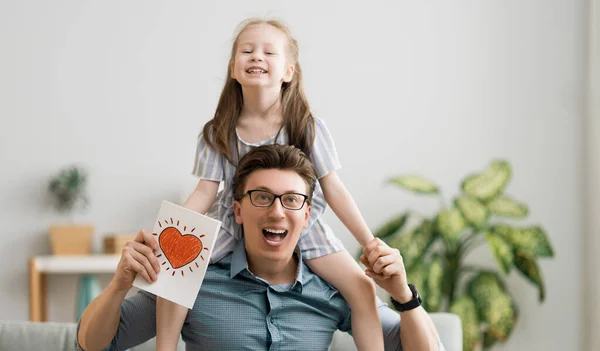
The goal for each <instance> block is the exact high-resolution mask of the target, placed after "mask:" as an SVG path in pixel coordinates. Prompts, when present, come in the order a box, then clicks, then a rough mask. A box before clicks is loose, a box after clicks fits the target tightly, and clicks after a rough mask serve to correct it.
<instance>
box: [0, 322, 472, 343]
mask: <svg viewBox="0 0 600 351" xmlns="http://www.w3.org/2000/svg"><path fill="white" fill-rule="evenodd" d="M431 318H432V319H433V322H434V323H435V325H436V328H437V329H438V332H439V333H440V338H441V340H442V342H443V344H444V346H445V347H446V350H447V351H462V327H461V323H460V319H459V318H458V317H457V316H456V315H453V314H448V313H432V314H431ZM75 328H76V325H75V324H74V323H33V322H22V321H0V351H12V350H15V351H17V350H18V351H20V350H28V351H29V350H32V351H33V350H47V351H63V350H64V351H66V350H74V340H75ZM155 349H156V347H155V344H154V339H152V340H149V341H147V342H146V343H144V344H142V345H139V346H137V347H134V348H132V349H131V351H154V350H155ZM178 350H181V351H183V350H185V346H184V344H183V342H180V343H179V348H178ZM330 350H332V351H334V350H339V351H342V350H343V351H350V350H356V348H355V347H354V343H353V342H352V337H350V336H349V335H348V334H346V333H341V332H337V333H335V335H334V338H333V342H332V343H331V347H330Z"/></svg>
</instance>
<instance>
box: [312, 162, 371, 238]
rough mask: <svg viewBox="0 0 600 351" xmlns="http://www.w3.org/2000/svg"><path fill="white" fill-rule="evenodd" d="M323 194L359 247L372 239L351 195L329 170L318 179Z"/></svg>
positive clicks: (334, 173)
mask: <svg viewBox="0 0 600 351" xmlns="http://www.w3.org/2000/svg"><path fill="white" fill-rule="evenodd" d="M319 183H320V184H321V188H323V195H325V200H326V201H327V204H329V206H330V207H331V209H332V210H333V212H334V213H335V215H336V216H337V217H338V218H339V219H340V221H342V223H344V225H345V226H346V228H348V230H349V231H350V233H352V235H354V237H355V238H356V240H357V241H358V243H359V244H360V246H361V247H365V246H367V244H368V243H370V242H371V240H373V234H372V233H371V231H370V230H369V228H368V227H367V224H366V223H365V220H364V219H363V217H362V215H361V214H360V211H359V210H358V207H357V206H356V203H355V202H354V200H353V199H352V195H350V192H349V191H348V189H346V186H344V183H342V180H341V179H340V178H339V177H338V175H337V173H336V172H335V171H334V172H331V173H329V174H327V175H326V176H324V177H322V178H320V179H319Z"/></svg>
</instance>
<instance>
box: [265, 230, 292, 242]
mask: <svg viewBox="0 0 600 351" xmlns="http://www.w3.org/2000/svg"><path fill="white" fill-rule="evenodd" d="M262 232H263V235H264V237H265V239H267V241H269V242H272V243H274V244H277V243H280V242H282V241H283V240H284V239H285V237H286V235H287V234H288V231H287V230H285V229H263V230H262Z"/></svg>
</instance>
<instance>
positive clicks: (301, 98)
mask: <svg viewBox="0 0 600 351" xmlns="http://www.w3.org/2000/svg"><path fill="white" fill-rule="evenodd" d="M257 24H269V25H271V26H273V27H275V28H277V29H279V30H281V31H282V32H283V33H284V34H285V35H286V37H287V41H288V51H287V55H286V58H287V59H288V60H289V61H291V63H293V64H294V67H295V70H294V75H293V77H292V79H291V81H290V82H284V83H283V84H282V86H281V105H282V110H283V123H284V126H285V129H286V130H287V133H288V137H289V144H290V145H294V146H295V147H297V148H299V149H300V150H302V151H303V152H304V153H305V154H306V155H308V156H309V157H310V149H311V147H312V144H313V142H314V139H315V136H314V132H313V131H314V130H315V119H314V117H313V116H312V114H311V112H310V107H309V105H308V100H307V99H306V95H305V94H304V87H303V85H302V69H301V68H300V63H299V62H298V42H297V41H296V39H294V38H293V37H292V34H291V33H290V30H289V29H288V28H287V26H286V25H284V24H283V23H282V22H280V21H277V20H272V19H271V20H263V19H249V20H246V21H244V22H242V23H241V24H240V25H239V26H238V28H239V29H238V31H237V35H236V36H235V40H234V41H233V46H232V48H231V58H230V59H229V64H228V66H227V77H226V81H225V86H224V87H223V91H222V92H221V97H220V98H219V103H218V104H217V109H216V110H215V115H214V117H213V119H211V120H210V121H208V122H207V123H206V124H205V125H204V129H203V131H202V133H203V137H204V140H205V141H206V143H207V144H208V145H209V146H211V147H213V148H214V149H215V150H217V151H218V152H221V153H222V154H223V155H225V157H227V159H228V160H229V162H231V163H232V164H234V162H233V161H232V159H233V157H232V150H231V146H232V140H235V128H236V125H237V121H238V118H239V117H240V114H241V113H242V108H243V106H244V99H243V95H242V86H241V85H240V83H238V82H237V80H235V79H233V78H231V71H232V69H233V65H234V61H235V54H236V52H237V45H238V39H239V37H240V34H241V33H242V32H243V31H244V30H245V29H246V28H248V27H249V26H252V25H257ZM236 142H237V140H236ZM236 159H237V155H236ZM236 162H237V161H236Z"/></svg>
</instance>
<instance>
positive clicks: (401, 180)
mask: <svg viewBox="0 0 600 351" xmlns="http://www.w3.org/2000/svg"><path fill="white" fill-rule="evenodd" d="M389 182H390V183H392V184H396V185H399V186H401V187H403V188H405V189H408V190H411V191H414V192H416V193H421V194H437V193H438V192H439V189H438V187H437V185H435V183H433V182H432V181H430V180H429V179H426V178H424V177H421V176H417V175H405V176H399V177H395V178H392V179H390V180H389Z"/></svg>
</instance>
